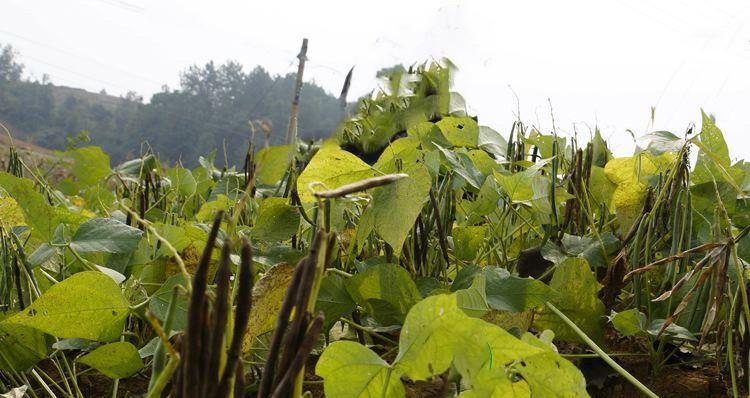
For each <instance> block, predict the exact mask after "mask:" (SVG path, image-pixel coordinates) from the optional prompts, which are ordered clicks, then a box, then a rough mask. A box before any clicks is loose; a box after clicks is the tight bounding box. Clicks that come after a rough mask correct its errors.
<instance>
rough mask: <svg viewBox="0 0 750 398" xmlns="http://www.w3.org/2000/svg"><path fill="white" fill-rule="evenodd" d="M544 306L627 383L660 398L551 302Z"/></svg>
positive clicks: (652, 397)
mask: <svg viewBox="0 0 750 398" xmlns="http://www.w3.org/2000/svg"><path fill="white" fill-rule="evenodd" d="M544 304H545V305H546V306H547V308H549V309H550V310H552V312H554V313H555V315H557V316H558V317H560V319H562V321H563V322H565V324H566V325H568V327H570V328H571V329H573V331H574V332H576V334H577V335H578V337H580V338H581V340H583V341H584V342H585V343H586V344H587V345H588V346H589V347H591V349H592V350H593V351H594V352H595V353H597V354H598V355H599V357H600V358H602V359H603V360H604V362H606V363H607V364H608V365H609V366H611V367H612V369H614V370H615V371H616V372H617V373H619V374H620V375H621V376H622V377H624V378H625V379H626V380H627V381H629V382H630V383H631V384H632V385H634V386H635V387H636V388H638V389H639V390H641V392H643V393H644V394H646V395H647V396H649V397H651V398H659V396H658V395H656V394H655V393H654V392H653V391H651V390H649V389H648V387H646V386H645V385H643V383H641V382H640V381H638V379H636V378H635V377H633V375H631V374H630V373H628V371H627V370H625V369H624V368H623V367H622V366H620V365H619V364H618V363H617V362H615V360H614V359H612V357H610V356H609V355H607V353H606V352H604V350H602V349H601V348H599V346H598V345H596V343H594V340H591V338H589V336H587V335H586V333H584V332H583V330H581V329H580V328H579V327H578V326H577V325H576V324H575V323H573V321H571V320H570V318H568V317H567V316H565V314H563V313H562V311H560V310H558V309H557V307H555V306H554V305H552V303H550V302H546V303H544Z"/></svg>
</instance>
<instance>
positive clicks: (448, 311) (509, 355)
mask: <svg viewBox="0 0 750 398" xmlns="http://www.w3.org/2000/svg"><path fill="white" fill-rule="evenodd" d="M457 300H458V299H457V296H456V295H455V294H451V295H445V294H444V295H437V296H431V297H428V298H426V299H424V300H422V301H421V302H419V303H418V304H417V305H415V306H414V307H413V308H412V309H411V311H410V312H409V315H408V316H407V318H406V322H405V323H404V326H403V328H402V330H401V337H400V340H399V352H398V355H397V356H396V358H395V359H394V360H393V363H392V364H388V363H387V362H385V361H383V360H382V359H380V358H379V357H377V355H376V354H375V353H374V352H372V351H371V350H369V349H368V348H366V347H363V346H361V345H359V344H357V343H353V342H336V343H333V344H332V345H331V346H330V347H329V348H328V349H327V350H326V351H325V352H324V353H323V356H322V357H321V358H320V360H319V362H318V365H317V367H316V373H317V374H318V375H320V376H322V377H323V378H324V382H325V384H324V387H325V392H326V394H327V395H329V396H334V397H339V396H340V397H343V396H348V397H372V396H389V397H390V396H392V397H404V396H405V393H404V390H403V386H401V385H400V384H401V382H400V380H399V378H401V376H406V377H408V378H410V379H411V380H415V381H418V380H427V379H428V378H430V377H433V376H435V375H438V374H441V373H443V372H444V371H446V370H447V369H448V368H449V367H450V366H451V364H453V366H454V367H455V369H456V370H457V371H458V373H459V374H460V375H461V376H462V384H463V385H464V386H465V387H466V389H467V391H465V392H464V393H462V396H470V397H471V396H474V397H481V396H489V395H490V394H498V395H500V394H505V395H508V394H512V393H514V392H517V391H523V390H526V391H531V393H532V394H533V395H534V396H559V395H561V394H562V395H566V394H567V395H570V396H588V394H587V393H586V389H585V381H584V379H583V376H582V375H581V373H580V371H578V369H577V368H576V367H575V366H573V365H572V364H570V363H569V362H567V361H566V360H564V359H562V358H561V357H559V356H558V355H557V354H556V353H554V352H553V351H551V350H549V349H543V348H539V347H537V344H535V345H532V344H528V343H526V342H524V341H522V340H518V339H516V338H515V337H513V336H512V335H510V334H509V333H507V332H505V331H504V330H502V329H501V328H499V327H497V326H494V325H491V324H489V323H487V322H484V321H482V320H479V319H476V318H470V317H469V316H467V315H466V314H465V313H464V312H463V311H462V310H461V309H460V308H459V306H458V302H457ZM527 340H528V338H527ZM348 369H352V370H354V369H356V370H358V371H346V370H348ZM514 374H517V375H522V376H523V380H519V379H517V378H515V377H514ZM550 380H556V382H555V383H550ZM384 389H385V391H384ZM493 396H495V395H493Z"/></svg>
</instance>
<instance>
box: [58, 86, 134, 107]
mask: <svg viewBox="0 0 750 398" xmlns="http://www.w3.org/2000/svg"><path fill="white" fill-rule="evenodd" d="M52 97H53V99H54V101H55V104H56V105H62V104H63V103H64V102H65V100H67V99H68V98H74V99H76V100H77V101H83V102H86V103H88V104H90V105H101V106H103V107H105V108H107V109H109V110H114V109H116V108H117V106H119V105H120V104H121V103H122V102H123V99H122V98H120V97H115V96H113V95H108V94H102V93H93V92H91V91H86V90H84V89H82V88H75V87H67V86H55V85H52Z"/></svg>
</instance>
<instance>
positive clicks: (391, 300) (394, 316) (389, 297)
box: [345, 264, 422, 325]
mask: <svg viewBox="0 0 750 398" xmlns="http://www.w3.org/2000/svg"><path fill="white" fill-rule="evenodd" d="M345 286H346V290H347V292H349V294H350V295H351V297H352V298H353V299H354V301H355V302H356V303H357V304H359V305H360V306H362V307H364V308H365V310H366V311H367V313H369V314H370V315H372V316H373V317H374V318H375V319H376V320H377V321H378V322H380V323H381V324H382V325H395V324H402V323H403V322H404V318H405V317H406V314H407V312H409V309H410V308H411V307H412V306H413V305H414V304H416V303H417V302H418V301H419V300H421V299H422V295H421V294H420V293H419V290H418V289H417V285H416V284H414V281H412V279H411V277H410V276H409V273H408V272H407V271H406V270H405V269H403V268H401V267H399V266H397V265H395V264H378V265H373V266H372V267H369V268H367V269H366V270H365V271H364V272H362V273H359V274H357V275H355V276H353V277H351V278H349V279H348V280H347V281H346V283H345Z"/></svg>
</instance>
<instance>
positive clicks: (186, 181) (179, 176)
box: [167, 167, 198, 198]
mask: <svg viewBox="0 0 750 398" xmlns="http://www.w3.org/2000/svg"><path fill="white" fill-rule="evenodd" d="M167 177H169V181H171V182H172V186H173V187H174V189H175V191H176V192H177V194H178V195H179V196H180V197H182V198H187V197H190V196H192V195H193V194H194V193H195V190H196V188H197V186H198V183H197V182H196V181H195V177H193V173H191V172H190V170H187V169H184V168H182V167H174V168H171V169H169V171H167Z"/></svg>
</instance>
